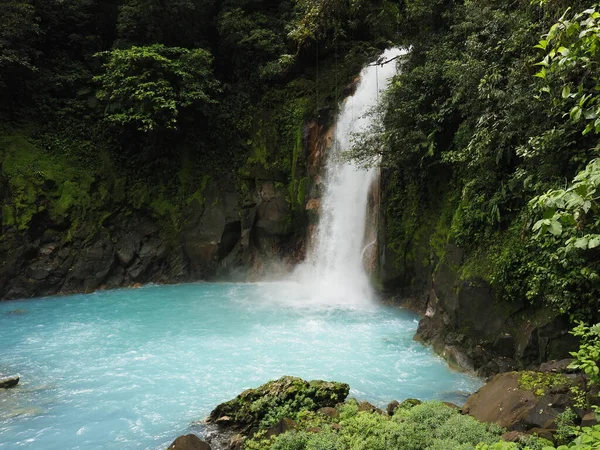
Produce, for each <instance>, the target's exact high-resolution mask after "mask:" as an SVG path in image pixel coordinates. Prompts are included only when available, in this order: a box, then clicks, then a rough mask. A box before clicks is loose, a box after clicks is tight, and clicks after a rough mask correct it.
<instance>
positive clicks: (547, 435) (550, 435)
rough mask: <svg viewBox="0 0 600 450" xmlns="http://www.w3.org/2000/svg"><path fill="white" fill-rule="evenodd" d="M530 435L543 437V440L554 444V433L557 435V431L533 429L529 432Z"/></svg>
mask: <svg viewBox="0 0 600 450" xmlns="http://www.w3.org/2000/svg"><path fill="white" fill-rule="evenodd" d="M528 433H529V434H532V435H535V436H538V437H541V438H542V439H546V440H548V441H550V442H554V433H556V430H549V429H546V428H532V429H531V430H529V431H528Z"/></svg>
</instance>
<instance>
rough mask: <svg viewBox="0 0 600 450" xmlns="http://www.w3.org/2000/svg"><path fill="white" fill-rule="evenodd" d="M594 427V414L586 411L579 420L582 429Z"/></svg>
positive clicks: (595, 422)
mask: <svg viewBox="0 0 600 450" xmlns="http://www.w3.org/2000/svg"><path fill="white" fill-rule="evenodd" d="M594 425H598V420H597V419H596V413H595V412H594V411H587V412H586V413H585V414H584V415H583V418H582V419H581V426H582V427H592V426H594Z"/></svg>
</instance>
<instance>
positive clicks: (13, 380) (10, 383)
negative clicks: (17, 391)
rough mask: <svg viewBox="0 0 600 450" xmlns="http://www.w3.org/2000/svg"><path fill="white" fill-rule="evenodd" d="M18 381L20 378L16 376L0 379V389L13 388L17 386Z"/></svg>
mask: <svg viewBox="0 0 600 450" xmlns="http://www.w3.org/2000/svg"><path fill="white" fill-rule="evenodd" d="M19 379H20V378H19V377H18V376H14V377H5V378H0V389H8V388H11V387H15V386H16V385H17V384H19Z"/></svg>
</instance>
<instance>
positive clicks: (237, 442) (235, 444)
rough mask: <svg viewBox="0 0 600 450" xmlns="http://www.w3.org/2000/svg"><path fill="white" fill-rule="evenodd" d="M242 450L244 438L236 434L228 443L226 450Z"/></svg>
mask: <svg viewBox="0 0 600 450" xmlns="http://www.w3.org/2000/svg"><path fill="white" fill-rule="evenodd" d="M243 448H244V436H242V435H241V434H236V435H235V436H233V437H232V438H231V440H230V441H229V447H228V450H242V449H243Z"/></svg>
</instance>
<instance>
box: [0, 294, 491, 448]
mask: <svg viewBox="0 0 600 450" xmlns="http://www.w3.org/2000/svg"><path fill="white" fill-rule="evenodd" d="M294 292H296V293H300V294H298V295H295V294H294ZM301 292H302V290H301V289H296V286H294V284H293V283H255V284H232V283H222V284H210V283H201V284H187V285H175V286H147V287H144V288H141V289H123V290H115V291H103V292H98V293H95V294H90V295H73V296H66V297H49V298H44V299H36V300H23V301H11V302H4V303H0V374H2V373H3V374H4V375H12V374H14V373H20V375H21V377H22V378H21V384H20V385H19V386H18V388H16V389H11V390H6V391H0V449H11V450H12V449H21V448H23V449H44V450H52V449H61V450H64V449H82V450H84V449H86V450H87V449H104V448H106V449H108V448H111V449H146V448H148V449H165V448H166V447H167V446H168V444H169V443H170V442H171V441H172V440H173V439H174V438H175V437H177V436H178V435H181V434H184V433H186V432H187V431H189V429H190V425H191V423H192V422H193V421H197V420H199V419H202V418H204V417H205V416H206V415H208V413H209V412H210V411H211V409H212V408H214V407H215V406H216V405H217V404H218V403H220V402H222V401H225V400H228V399H230V398H232V397H233V396H235V395H237V394H238V393H240V392H241V391H242V390H244V389H247V388H250V387H256V386H258V385H260V384H262V383H264V382H266V381H268V380H271V379H274V378H278V377H280V376H282V375H294V376H299V377H302V378H306V379H327V380H337V381H344V382H347V383H349V384H350V386H351V388H352V391H351V396H354V397H356V398H359V399H361V400H368V401H371V402H372V403H374V404H376V405H379V406H385V404H386V403H387V402H389V401H390V400H392V399H398V400H401V399H404V398H407V397H417V398H421V399H442V400H449V401H455V402H461V400H462V399H463V398H464V395H465V394H466V393H469V392H472V391H474V390H475V389H477V388H478V387H479V386H480V384H481V382H480V380H478V379H477V378H474V377H471V376H468V375H465V374H461V373H457V372H454V371H451V370H450V369H449V368H448V367H447V365H446V364H445V362H444V361H443V360H441V359H440V358H439V357H437V356H435V355H434V354H433V353H432V351H431V350H430V349H429V348H426V347H424V346H422V345H421V344H419V343H417V342H414V341H413V340H412V336H413V335H414V332H415V330H416V327H417V317H416V316H415V315H413V314H411V313H409V312H406V311H402V310H399V309H395V308H390V307H385V306H378V305H363V306H361V307H358V306H356V305H354V306H353V307H351V308H344V307H340V306H339V305H337V306H327V305H319V304H318V303H315V302H307V303H306V304H305V303H303V301H302V297H301Z"/></svg>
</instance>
